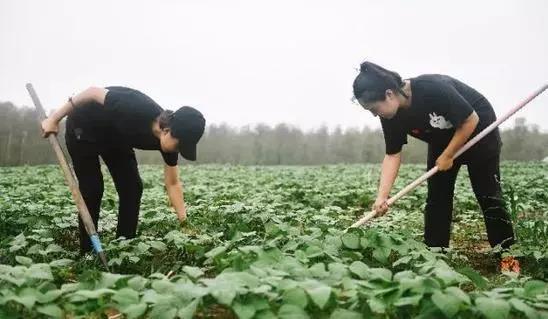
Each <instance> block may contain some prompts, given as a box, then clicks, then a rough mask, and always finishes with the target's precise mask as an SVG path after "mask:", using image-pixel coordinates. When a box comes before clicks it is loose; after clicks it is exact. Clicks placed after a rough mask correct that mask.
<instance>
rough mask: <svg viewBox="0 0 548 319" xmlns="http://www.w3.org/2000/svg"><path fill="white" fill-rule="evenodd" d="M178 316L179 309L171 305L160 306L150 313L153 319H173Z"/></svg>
mask: <svg viewBox="0 0 548 319" xmlns="http://www.w3.org/2000/svg"><path fill="white" fill-rule="evenodd" d="M176 315H177V308H175V307H173V306H171V305H169V304H159V305H156V306H154V307H153V308H152V310H151V311H150V314H149V316H150V318H151V319H173V318H175V316H176Z"/></svg>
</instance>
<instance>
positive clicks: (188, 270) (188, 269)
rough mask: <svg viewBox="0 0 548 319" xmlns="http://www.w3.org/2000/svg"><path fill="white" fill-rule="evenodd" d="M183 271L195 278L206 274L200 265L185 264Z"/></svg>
mask: <svg viewBox="0 0 548 319" xmlns="http://www.w3.org/2000/svg"><path fill="white" fill-rule="evenodd" d="M183 271H184V272H185V273H186V274H187V275H189V276H190V277H191V278H194V279H196V278H199V277H201V276H202V275H203V274H204V272H203V271H202V270H201V269H200V268H198V267H190V266H184V267H183Z"/></svg>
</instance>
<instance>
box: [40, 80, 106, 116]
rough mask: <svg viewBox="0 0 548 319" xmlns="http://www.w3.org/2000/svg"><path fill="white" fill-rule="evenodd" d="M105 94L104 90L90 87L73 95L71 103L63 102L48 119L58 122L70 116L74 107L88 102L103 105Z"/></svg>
mask: <svg viewBox="0 0 548 319" xmlns="http://www.w3.org/2000/svg"><path fill="white" fill-rule="evenodd" d="M107 92H108V90H107V89H105V88H98V87H90V88H88V89H86V90H85V91H82V92H80V93H78V94H76V95H74V96H73V97H72V103H71V102H70V101H67V102H65V103H64V104H63V105H62V106H61V107H60V108H58V109H57V110H56V111H55V112H53V114H51V115H50V119H53V120H55V121H56V122H59V121H61V120H62V119H63V118H64V117H65V116H67V115H68V114H70V112H72V110H73V108H74V107H80V106H82V105H86V104H88V103H90V102H97V103H100V104H102V105H103V104H104V103H105V96H106V93H107Z"/></svg>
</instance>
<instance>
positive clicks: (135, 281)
mask: <svg viewBox="0 0 548 319" xmlns="http://www.w3.org/2000/svg"><path fill="white" fill-rule="evenodd" d="M147 282H148V280H146V279H145V278H143V277H141V276H135V277H133V278H131V279H130V280H128V281H127V285H128V287H129V288H131V289H133V290H137V291H141V290H142V289H143V288H144V287H145V285H146V284H147Z"/></svg>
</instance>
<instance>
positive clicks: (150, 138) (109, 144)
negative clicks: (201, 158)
mask: <svg viewBox="0 0 548 319" xmlns="http://www.w3.org/2000/svg"><path fill="white" fill-rule="evenodd" d="M65 116H67V122H66V135H65V136H66V144H67V149H68V152H69V154H70V157H71V159H72V163H73V167H74V171H75V173H76V177H77V178H78V184H79V188H80V191H81V193H82V197H83V198H84V201H85V203H86V205H87V207H88V210H89V212H90V215H91V218H92V219H93V222H94V224H95V227H96V228H97V222H98V220H99V210H100V206H101V198H102V196H103V175H102V174H101V166H100V162H99V157H101V158H102V159H103V161H104V162H105V164H106V166H107V167H108V170H109V172H110V174H111V176H112V179H113V181H114V185H115V186H116V191H117V192H118V197H119V201H120V202H119V212H118V226H117V231H116V236H117V237H120V236H124V237H126V238H133V237H135V235H136V231H137V223H138V217H139V206H140V203H141V195H142V192H143V184H142V182H141V178H140V176H139V171H138V168H137V161H136V159H135V153H134V151H133V149H134V148H137V149H143V150H159V151H160V153H161V154H162V157H163V159H164V162H165V165H164V181H165V186H166V189H167V193H168V196H169V199H170V202H171V204H172V205H173V207H174V209H175V212H176V213H177V216H178V218H179V220H180V221H183V220H185V219H186V208H185V203H184V197H183V187H182V184H181V182H180V181H179V173H178V172H179V171H178V167H177V160H178V159H177V157H178V153H177V152H180V153H181V155H182V156H183V157H184V158H186V159H188V160H191V161H194V160H196V144H197V143H198V141H199V140H200V138H201V136H202V134H203V132H204V127H205V119H204V117H203V115H202V114H201V113H200V112H199V111H198V110H196V109H194V108H192V107H189V106H183V107H181V108H179V109H178V110H177V111H175V112H173V111H169V110H163V109H162V108H161V107H160V106H159V105H158V104H157V103H156V102H154V101H153V100H152V99H151V98H150V97H148V96H147V95H145V94H143V93H141V92H139V91H137V90H134V89H131V88H126V87H119V86H112V87H105V88H99V87H91V88H89V89H87V90H85V91H83V92H81V93H79V94H76V95H74V96H72V97H71V98H69V99H68V101H67V102H66V103H65V104H64V105H63V106H62V107H61V108H59V109H58V110H56V111H55V112H54V113H53V114H52V115H51V116H50V117H48V118H47V119H45V120H44V121H43V122H42V129H43V135H44V137H47V136H48V135H49V134H51V133H54V134H56V133H57V132H58V124H59V121H61V119H63V118H64V117H65ZM79 228H80V247H81V252H82V253H85V252H87V251H90V250H91V243H90V239H89V236H88V235H87V233H86V230H85V228H84V225H83V223H82V220H81V219H79Z"/></svg>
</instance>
